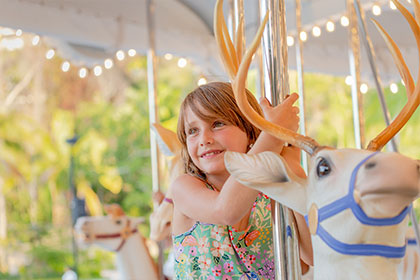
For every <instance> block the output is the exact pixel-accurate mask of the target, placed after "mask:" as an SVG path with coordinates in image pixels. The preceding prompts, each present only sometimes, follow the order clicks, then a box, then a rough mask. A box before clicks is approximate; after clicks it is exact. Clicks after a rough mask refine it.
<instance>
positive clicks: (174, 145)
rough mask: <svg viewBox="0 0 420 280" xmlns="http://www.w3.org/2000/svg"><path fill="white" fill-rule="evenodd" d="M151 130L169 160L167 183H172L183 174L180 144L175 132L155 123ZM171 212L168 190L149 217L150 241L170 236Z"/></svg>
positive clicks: (170, 199) (171, 205)
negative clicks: (153, 131)
mask: <svg viewBox="0 0 420 280" xmlns="http://www.w3.org/2000/svg"><path fill="white" fill-rule="evenodd" d="M153 128H154V130H155V132H156V136H157V139H158V145H159V149H160V151H161V152H162V153H163V154H164V155H165V156H167V157H168V158H170V160H169V166H168V169H169V182H173V181H174V180H175V179H176V178H177V177H178V176H179V175H181V174H183V173H184V166H183V164H182V160H181V149H182V146H181V143H180V142H179V140H178V138H177V135H176V133H175V132H173V131H171V130H169V129H166V128H164V127H163V126H161V125H160V124H156V123H155V124H153ZM173 210H174V206H173V202H172V194H171V189H170V188H168V190H167V192H166V195H165V197H164V198H163V199H162V200H161V203H160V204H159V206H158V207H157V208H156V209H155V210H154V211H153V213H152V214H151V215H150V239H152V240H154V241H162V240H164V239H165V238H168V237H170V236H171V233H172V215H173Z"/></svg>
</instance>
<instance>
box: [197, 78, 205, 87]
mask: <svg viewBox="0 0 420 280" xmlns="http://www.w3.org/2000/svg"><path fill="white" fill-rule="evenodd" d="M205 84H207V79H206V78H204V77H201V78H200V79H199V80H198V82H197V85H198V86H202V85H205Z"/></svg>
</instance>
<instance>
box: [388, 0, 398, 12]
mask: <svg viewBox="0 0 420 280" xmlns="http://www.w3.org/2000/svg"><path fill="white" fill-rule="evenodd" d="M389 7H390V8H391V10H396V9H397V6H395V4H394V2H392V1H391V0H390V1H389Z"/></svg>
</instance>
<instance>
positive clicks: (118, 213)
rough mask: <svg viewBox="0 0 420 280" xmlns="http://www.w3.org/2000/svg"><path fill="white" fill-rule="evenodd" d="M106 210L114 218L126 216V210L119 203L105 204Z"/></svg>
mask: <svg viewBox="0 0 420 280" xmlns="http://www.w3.org/2000/svg"><path fill="white" fill-rule="evenodd" d="M104 210H105V212H106V213H107V215H109V216H112V218H118V217H122V216H125V213H124V210H123V209H122V208H121V206H120V205H118V204H115V203H114V204H105V205H104Z"/></svg>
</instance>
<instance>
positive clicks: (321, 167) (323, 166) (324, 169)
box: [316, 158, 331, 178]
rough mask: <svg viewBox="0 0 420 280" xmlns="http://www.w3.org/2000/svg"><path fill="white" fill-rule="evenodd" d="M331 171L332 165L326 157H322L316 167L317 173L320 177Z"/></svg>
mask: <svg viewBox="0 0 420 280" xmlns="http://www.w3.org/2000/svg"><path fill="white" fill-rule="evenodd" d="M330 172H331V166H330V164H329V163H328V161H327V160H326V159H325V158H321V160H320V161H319V162H318V165H317V167H316V174H317V175H318V177H319V178H321V177H324V176H327V175H328V174H330Z"/></svg>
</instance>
